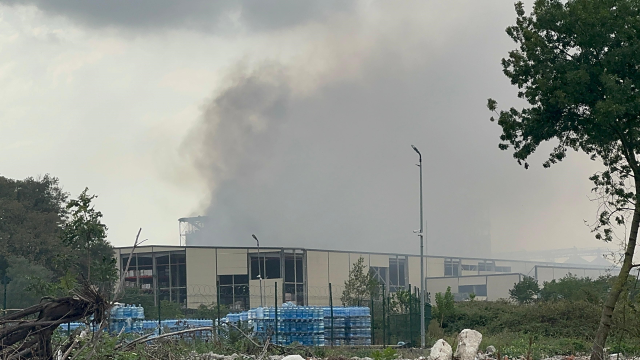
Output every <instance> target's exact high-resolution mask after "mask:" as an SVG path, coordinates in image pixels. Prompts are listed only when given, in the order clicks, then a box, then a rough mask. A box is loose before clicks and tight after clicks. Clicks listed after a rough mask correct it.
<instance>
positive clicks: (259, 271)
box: [251, 234, 264, 307]
mask: <svg viewBox="0 0 640 360" xmlns="http://www.w3.org/2000/svg"><path fill="white" fill-rule="evenodd" d="M251 236H252V237H253V238H254V239H255V240H256V244H258V279H260V307H263V306H264V305H263V304H262V267H261V266H260V240H258V237H257V236H256V235H255V234H251Z"/></svg>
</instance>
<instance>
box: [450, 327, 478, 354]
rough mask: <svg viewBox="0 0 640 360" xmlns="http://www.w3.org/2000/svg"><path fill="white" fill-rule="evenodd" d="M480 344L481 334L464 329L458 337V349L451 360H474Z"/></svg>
mask: <svg viewBox="0 0 640 360" xmlns="http://www.w3.org/2000/svg"><path fill="white" fill-rule="evenodd" d="M480 342H482V334H480V333H479V332H477V331H475V330H471V329H464V330H462V331H461V332H460V334H459V335H458V347H457V348H456V352H455V354H453V358H454V359H457V360H475V358H476V354H478V348H479V347H480Z"/></svg>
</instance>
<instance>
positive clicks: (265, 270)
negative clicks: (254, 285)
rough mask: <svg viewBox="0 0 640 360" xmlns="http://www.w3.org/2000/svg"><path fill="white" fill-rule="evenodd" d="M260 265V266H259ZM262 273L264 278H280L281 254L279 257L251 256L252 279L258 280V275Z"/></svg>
mask: <svg viewBox="0 0 640 360" xmlns="http://www.w3.org/2000/svg"><path fill="white" fill-rule="evenodd" d="M258 266H259V267H258ZM260 274H262V278H264V279H279V278H280V255H279V254H278V257H273V256H262V255H260V259H259V260H258V256H257V255H256V256H251V280H258V275H260Z"/></svg>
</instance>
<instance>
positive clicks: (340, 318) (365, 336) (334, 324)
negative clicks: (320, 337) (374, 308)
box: [323, 307, 371, 345]
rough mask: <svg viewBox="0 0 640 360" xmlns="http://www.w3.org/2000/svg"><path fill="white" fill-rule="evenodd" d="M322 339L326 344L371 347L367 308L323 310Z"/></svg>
mask: <svg viewBox="0 0 640 360" xmlns="http://www.w3.org/2000/svg"><path fill="white" fill-rule="evenodd" d="M323 310H324V329H325V330H324V337H325V341H326V343H327V344H331V339H333V345H371V315H370V311H369V308H367V307H333V321H332V318H331V313H332V311H331V308H330V307H325V308H324V309H323Z"/></svg>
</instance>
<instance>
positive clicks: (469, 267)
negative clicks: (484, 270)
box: [460, 264, 478, 271]
mask: <svg viewBox="0 0 640 360" xmlns="http://www.w3.org/2000/svg"><path fill="white" fill-rule="evenodd" d="M460 267H462V270H463V271H478V265H464V264H462V265H460Z"/></svg>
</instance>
